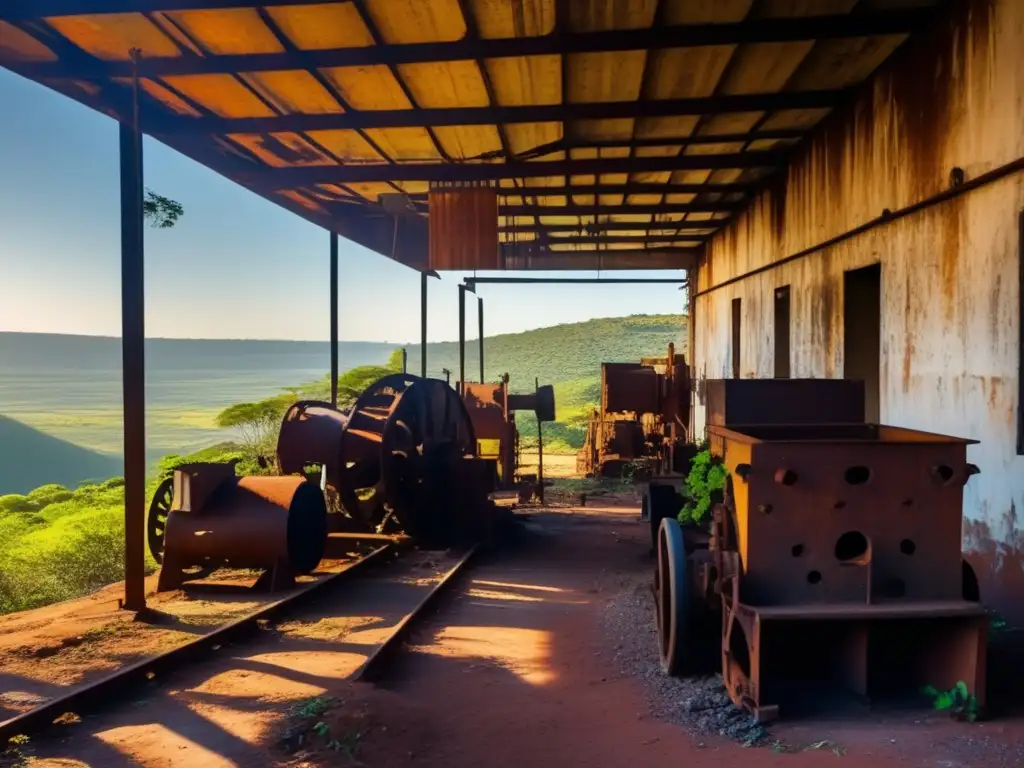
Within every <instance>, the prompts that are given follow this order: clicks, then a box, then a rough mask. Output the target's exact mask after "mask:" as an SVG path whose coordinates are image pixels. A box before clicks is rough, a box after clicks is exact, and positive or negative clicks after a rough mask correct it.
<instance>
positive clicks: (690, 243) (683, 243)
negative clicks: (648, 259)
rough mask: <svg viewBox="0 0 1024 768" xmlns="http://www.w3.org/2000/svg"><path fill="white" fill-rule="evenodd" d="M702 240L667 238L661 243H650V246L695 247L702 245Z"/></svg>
mask: <svg viewBox="0 0 1024 768" xmlns="http://www.w3.org/2000/svg"><path fill="white" fill-rule="evenodd" d="M700 243H701V241H700V240H695V239H693V238H690V239H689V240H667V241H665V242H661V243H648V245H647V247H648V248H652V249H653V248H693V247H695V246H698V245H700Z"/></svg>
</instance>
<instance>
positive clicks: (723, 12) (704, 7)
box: [662, 0, 754, 24]
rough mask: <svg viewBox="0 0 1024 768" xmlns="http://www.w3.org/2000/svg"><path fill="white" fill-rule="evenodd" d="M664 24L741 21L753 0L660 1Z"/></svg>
mask: <svg viewBox="0 0 1024 768" xmlns="http://www.w3.org/2000/svg"><path fill="white" fill-rule="evenodd" d="M662 1H663V3H664V9H663V10H662V17H663V18H664V20H665V23H666V24H722V23H725V22H730V21H743V19H744V18H746V16H747V14H748V13H749V12H750V8H751V6H752V5H753V4H754V0H662Z"/></svg>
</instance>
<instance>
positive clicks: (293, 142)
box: [227, 132, 337, 168]
mask: <svg viewBox="0 0 1024 768" xmlns="http://www.w3.org/2000/svg"><path fill="white" fill-rule="evenodd" d="M227 137H228V138H229V139H231V141H233V142H235V143H236V144H238V145H239V146H242V147H245V148H246V149H248V150H249V151H250V152H251V153H252V154H254V155H256V157H258V158H259V159H260V160H262V161H263V162H264V163H266V164H267V165H269V166H270V167H271V168H307V167H311V166H318V165H337V163H336V162H335V160H334V159H333V158H331V157H328V156H327V155H325V154H324V153H323V152H321V151H320V150H319V149H317V148H316V147H314V146H313V145H312V144H310V143H309V142H308V141H306V140H305V139H304V138H302V136H300V135H299V134H297V133H289V132H279V133H271V134H262V133H229V134H228V136H227Z"/></svg>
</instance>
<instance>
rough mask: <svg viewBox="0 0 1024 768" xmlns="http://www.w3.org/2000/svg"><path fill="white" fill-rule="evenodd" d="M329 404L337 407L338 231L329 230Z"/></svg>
mask: <svg viewBox="0 0 1024 768" xmlns="http://www.w3.org/2000/svg"><path fill="white" fill-rule="evenodd" d="M331 405H333V406H334V407H335V408H337V407H338V233H337V232H331Z"/></svg>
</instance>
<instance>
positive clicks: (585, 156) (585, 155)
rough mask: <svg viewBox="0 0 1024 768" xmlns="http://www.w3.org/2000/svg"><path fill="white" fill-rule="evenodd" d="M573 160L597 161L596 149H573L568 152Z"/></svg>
mask: <svg viewBox="0 0 1024 768" xmlns="http://www.w3.org/2000/svg"><path fill="white" fill-rule="evenodd" d="M569 157H570V158H572V159H573V160H597V147H573V148H572V149H570V150H569Z"/></svg>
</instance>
